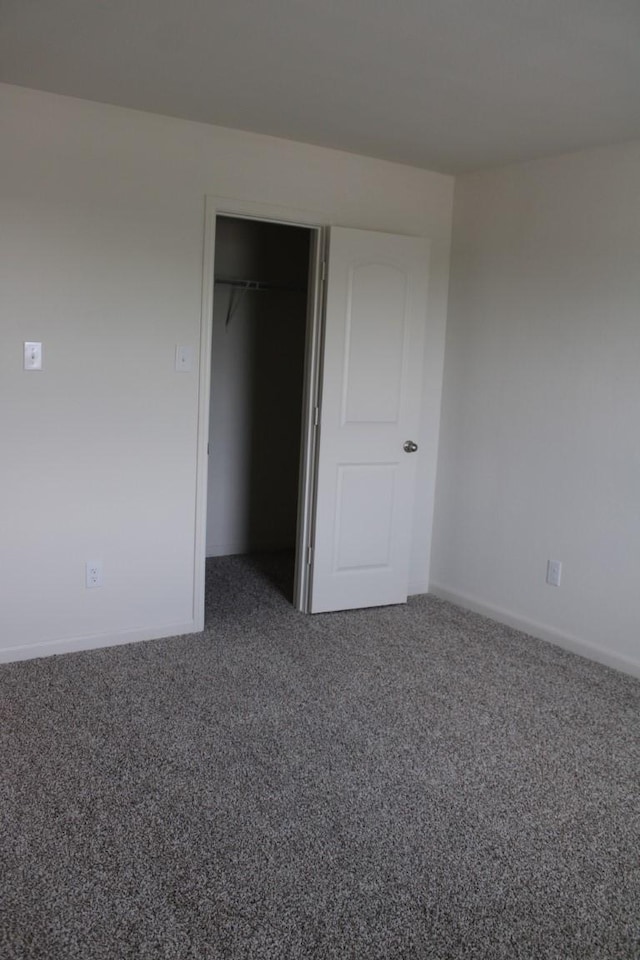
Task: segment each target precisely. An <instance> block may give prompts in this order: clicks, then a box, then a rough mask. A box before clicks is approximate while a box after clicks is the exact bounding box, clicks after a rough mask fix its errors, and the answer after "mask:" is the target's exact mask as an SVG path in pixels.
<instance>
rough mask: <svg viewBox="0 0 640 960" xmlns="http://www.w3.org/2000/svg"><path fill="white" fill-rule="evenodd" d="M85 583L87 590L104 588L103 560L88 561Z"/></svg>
mask: <svg viewBox="0 0 640 960" xmlns="http://www.w3.org/2000/svg"><path fill="white" fill-rule="evenodd" d="M85 582H86V587H87V590H94V589H95V588H96V587H101V586H102V560H87V562H86V564H85Z"/></svg>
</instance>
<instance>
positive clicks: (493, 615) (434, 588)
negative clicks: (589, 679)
mask: <svg viewBox="0 0 640 960" xmlns="http://www.w3.org/2000/svg"><path fill="white" fill-rule="evenodd" d="M429 593H431V594H432V595H433V596H434V597H439V598H440V599H441V600H447V601H449V603H454V604H456V606H458V607H464V608H465V609H466V610H473V612H474V613H480V614H482V616H484V617H488V618H489V619H490V620H497V621H498V623H504V624H505V625H506V626H508V627H514V629H516V630H520V631H522V633H528V634H530V635H531V636H532V637H537V638H538V639H539V640H546V641H548V642H549V643H554V644H555V645H556V646H558V647H562V648H563V649H564V650H570V651H571V652H572V653H577V654H579V655H580V656H581V657H586V658H587V659H589V660H596V661H597V662H598V663H603V664H605V666H607V667H613V668H614V669H615V670H620V671H622V673H629V674H631V676H632V677H639V678H640V661H638V660H632V659H631V658H630V657H624V656H621V655H620V654H617V653H612V652H611V651H610V650H605V649H604V648H603V647H598V646H596V645H595V644H593V643H588V642H587V641H586V640H580V639H579V638H578V637H573V636H571V634H568V633H563V632H562V631H560V630H555V629H554V628H553V627H548V626H545V625H544V624H542V623H537V622H536V621H535V620H529V619H527V617H521V616H519V615H518V614H516V613H513V612H512V611H510V610H504V609H503V608H502V607H496V606H493V604H490V603H485V602H484V601H483V600H480V599H479V598H478V597H473V596H470V595H468V594H465V593H459V592H458V591H456V590H449V589H447V587H443V586H442V585H441V584H439V583H431V584H430V587H429Z"/></svg>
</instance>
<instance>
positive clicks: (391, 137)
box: [0, 0, 640, 173]
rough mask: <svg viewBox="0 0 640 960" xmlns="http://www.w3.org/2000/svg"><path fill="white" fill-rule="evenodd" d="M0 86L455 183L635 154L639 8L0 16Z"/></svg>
mask: <svg viewBox="0 0 640 960" xmlns="http://www.w3.org/2000/svg"><path fill="white" fill-rule="evenodd" d="M0 80H2V81H4V82H7V83H13V84H19V85H22V86H27V87H34V88H36V89H41V90H48V91H52V92H55V93H62V94H68V95H70V96H75V97H84V98H86V99H89V100H98V101H102V102H105V103H113V104H119V105H121V106H125V107H134V108H136V109H140V110H148V111H151V112H154V113H161V114H167V115H170V116H175V117H183V118H187V119H191V120H200V121H205V122H207V123H214V124H221V125H223V126H228V127H238V128H240V129H245V130H253V131H257V132H260V133H267V134H272V135H274V136H279V137H286V138H289V139H294V140H302V141H306V142H308V143H315V144H322V145H325V146H330V147H337V148H341V149H344V150H349V151H353V152H357V153H364V154H369V155H371V156H375V157H381V158H386V159H389V160H397V161H401V162H404V163H410V164H415V165H417V166H421V167H426V168H428V169H431V170H439V171H442V172H445V173H460V172H464V171H469V170H474V169H478V168H484V167H488V166H493V165H497V164H503V163H508V162H512V161H518V160H526V159H531V158H534V157H540V156H548V155H552V154H557V153H562V152H565V151H570V150H576V149H581V148H584V147H589V146H596V145H599V144H604V143H612V142H618V141H624V140H630V139H635V138H640V0H396V2H393V0H0Z"/></svg>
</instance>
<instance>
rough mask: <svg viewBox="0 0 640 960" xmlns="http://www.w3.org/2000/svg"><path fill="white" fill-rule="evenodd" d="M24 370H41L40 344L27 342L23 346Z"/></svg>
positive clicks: (31, 341)
mask: <svg viewBox="0 0 640 960" xmlns="http://www.w3.org/2000/svg"><path fill="white" fill-rule="evenodd" d="M24 369H25V370H42V344H41V343H34V341H33V340H28V341H26V342H25V345H24Z"/></svg>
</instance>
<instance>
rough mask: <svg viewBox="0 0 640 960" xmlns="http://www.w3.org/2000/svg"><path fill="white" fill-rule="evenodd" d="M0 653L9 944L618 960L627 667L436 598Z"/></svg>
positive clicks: (622, 934)
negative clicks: (53, 653)
mask: <svg viewBox="0 0 640 960" xmlns="http://www.w3.org/2000/svg"><path fill="white" fill-rule="evenodd" d="M287 582H288V567H287V564H286V562H285V560H283V559H282V558H277V557H276V558H271V559H270V558H258V559H253V560H248V559H241V558H232V559H224V560H219V561H214V562H211V563H210V564H209V570H208V609H209V611H210V612H209V626H208V629H207V631H206V632H205V633H204V634H202V635H198V636H195V637H186V638H175V639H171V640H162V641H152V642H149V643H142V644H136V645H131V646H125V647H117V648H111V649H108V650H99V651H94V652H88V653H79V654H72V655H67V656H63V657H55V658H50V659H45V660H38V661H31V662H26V663H19V664H13V665H8V666H5V667H2V668H1V670H0V691H1V693H2V755H3V756H2V760H3V770H4V773H5V776H4V777H3V786H2V794H1V797H0V802H1V813H2V837H1V848H2V852H1V855H0V868H1V869H2V886H3V909H2V917H1V920H0V930H1V932H0V955H1V956H2V958H3V960H14V958H20V960H27V958H29V960H32V958H33V960H35V958H38V960H40V958H43V960H44V958H46V960H75V958H81V960H125V958H126V960H128V958H136V960H224V958H234V960H235V958H247V960H266V958H269V960H272V958H273V960H275V958H278V960H288V958H290V960H294V958H295V960H298V958H305V960H314V958H322V960H331V958H341V960H342V958H344V960H346V958H350V960H360V958H362V960H376V958H385V960H400V958H416V960H419V958H434V960H436V958H437V960H447V958H451V960H453V958H456V960H458V958H491V960H501V958H509V960H513V958H528V960H551V958H554V960H568V958H580V960H584V958H596V957H597V958H604V957H607V958H617V960H622V958H629V957H640V923H639V905H640V864H639V850H640V803H639V799H638V786H639V784H640V745H639V744H640V741H639V732H640V731H639V717H640V684H639V683H638V682H637V681H635V680H633V679H631V678H629V677H625V676H623V675H621V674H617V673H615V672H614V671H612V670H608V669H606V668H604V667H601V666H598V665H596V664H592V663H589V662H588V661H586V660H583V659H580V658H578V657H575V656H573V655H571V654H567V653H564V652H562V651H560V650H557V649H555V648H554V647H551V646H549V645H546V644H544V643H541V642H538V641H536V640H532V639H531V638H528V637H526V636H523V635H522V634H519V633H517V632H515V631H513V630H510V629H508V628H505V627H501V626H498V625H496V624H494V623H491V622H489V621H487V620H484V619H483V618H481V617H478V616H476V615H473V614H469V613H465V612H463V611H461V610H459V609H457V608H455V607H453V606H451V605H449V604H447V603H444V602H442V601H438V600H436V599H433V598H427V597H422V598H415V599H412V600H411V601H410V602H409V604H408V605H407V606H406V607H396V608H385V609H378V610H368V611H355V612H350V613H341V614H326V615H322V616H316V617H305V616H303V615H301V614H297V613H296V612H295V611H294V610H293V609H292V608H291V606H290V605H289V604H288V603H287V601H286V599H285V594H286V591H287Z"/></svg>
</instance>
